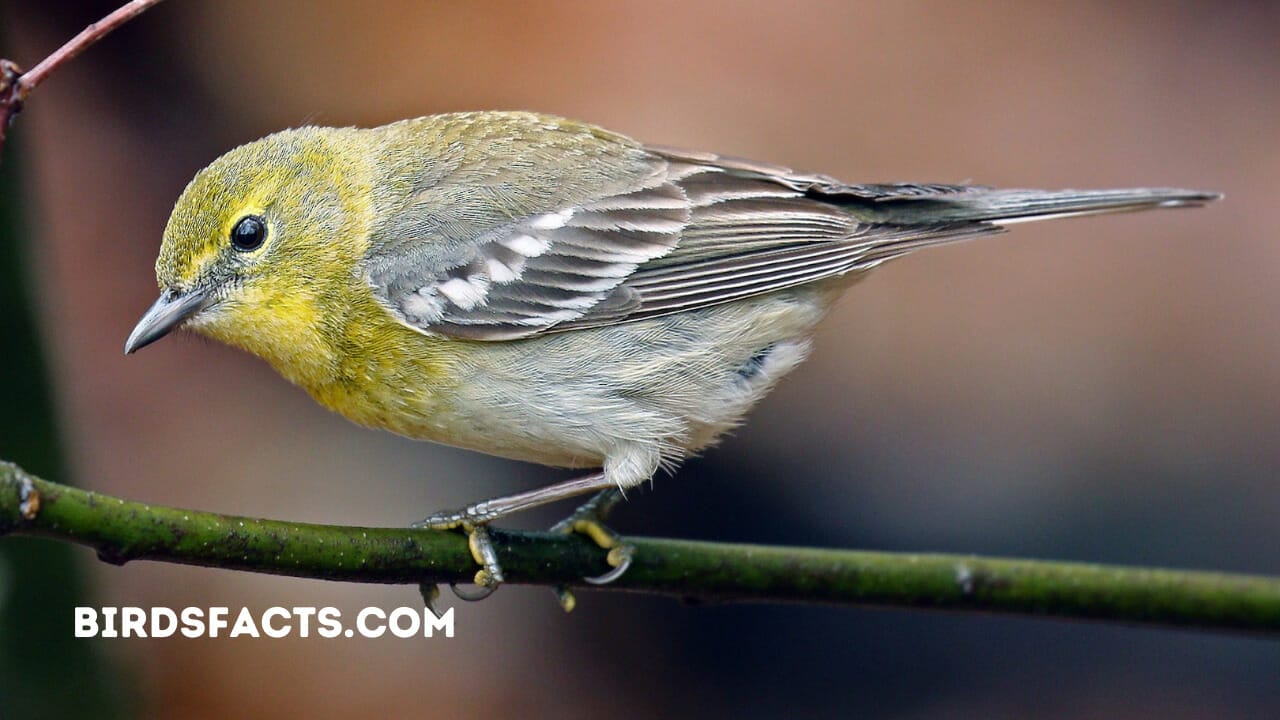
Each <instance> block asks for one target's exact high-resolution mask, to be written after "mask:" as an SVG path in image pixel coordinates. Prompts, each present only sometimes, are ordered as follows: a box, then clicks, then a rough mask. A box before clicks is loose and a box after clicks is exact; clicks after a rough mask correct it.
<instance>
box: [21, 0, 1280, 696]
mask: <svg viewBox="0 0 1280 720" xmlns="http://www.w3.org/2000/svg"><path fill="white" fill-rule="evenodd" d="M115 4H116V3H114V2H70V1H67V2H49V1H47V0H18V1H14V0H7V1H6V2H5V3H4V5H3V6H2V10H0V28H3V30H2V32H3V34H4V35H5V36H7V40H6V43H7V45H6V47H5V48H4V49H3V55H5V56H6V57H13V58H15V59H17V60H19V61H21V62H24V63H28V64H30V63H33V62H34V61H35V60H37V59H39V58H41V57H43V56H44V55H45V54H47V53H48V52H49V51H50V50H52V49H53V48H54V47H56V46H57V45H58V44H60V43H61V42H62V41H63V40H65V39H66V38H68V37H70V35H71V34H73V33H74V32H76V31H77V30H79V29H80V28H81V27H83V26H84V25H85V24H86V23H88V22H89V21H91V20H94V19H96V18H98V17H99V16H101V15H102V14H104V13H105V12H106V11H107V10H109V9H110V8H111V7H113V6H114V5H115ZM1277 37H1280V6H1278V5H1277V4H1275V3H1271V2H1237V3H1209V2H1129V3H1110V2H1042V3H1007V2H957V3H940V2H938V3H935V2H904V1H903V0H885V1H883V2H879V1H878V2H858V3H855V2H789V3H782V2H775V3H767V2H750V3H747V2H733V1H730V0H724V1H718V2H709V1H708V2H693V3H686V2H616V3H615V2H597V3H587V2H533V3H522V2H495V3H445V2H411V1H410V0H400V1H396V0H365V1H364V2H360V3H346V2H307V1H305V0H297V1H285V0H277V1H273V2H267V3H261V2H251V1H249V0H235V1H227V0H217V1H215V0H171V1H170V2H168V3H165V4H163V5H161V6H159V7H158V8H157V9H155V10H153V11H152V12H151V13H149V14H147V15H145V16H143V17H142V18H141V19H140V20H138V21H136V22H135V23H134V24H132V25H130V26H128V27H126V28H124V29H123V30H122V31H121V32H119V33H118V34H116V35H114V36H112V37H110V38H108V39H107V40H106V41H104V42H103V43H102V44H101V45H100V46H97V47H95V48H93V49H92V50H90V51H89V53H88V54H86V55H85V56H83V57H82V58H80V59H79V60H77V61H76V62H74V63H72V64H71V65H70V66H69V67H68V68H66V69H65V70H63V71H62V72H61V73H60V74H57V75H55V76H54V77H53V78H52V79H51V80H50V81H49V82H48V83H47V85H45V86H44V87H42V88H41V89H40V90H38V91H37V92H36V93H35V95H34V96H33V97H32V99H31V101H30V103H29V104H28V108H27V110H26V112H25V113H24V114H23V116H22V118H21V119H20V121H19V123H18V124H17V125H16V126H15V129H14V131H13V133H12V134H13V135H14V136H15V138H16V140H15V141H14V142H15V145H13V146H11V148H10V151H11V152H14V153H18V154H20V162H14V163H11V162H9V160H8V158H6V163H5V165H4V166H3V167H0V173H14V172H18V171H19V170H18V168H21V169H22V170H24V171H25V172H26V173H27V174H26V176H25V179H24V180H23V181H22V184H23V186H24V187H25V197H26V198H27V200H28V201H27V202H26V203H25V205H24V207H23V208H22V209H23V211H24V214H25V227H26V228H28V231H29V232H27V233H24V236H23V237H22V238H21V241H22V242H23V243H27V244H28V254H29V257H30V258H31V262H30V273H32V276H31V277H33V278H34V279H33V280H32V282H31V286H32V288H33V292H34V293H35V295H34V297H35V303H36V306H37V308H38V315H37V320H38V323H39V328H40V334H41V340H42V345H43V348H44V351H45V353H46V355H47V357H48V358H49V362H50V365H51V375H52V378H53V383H54V392H55V394H56V398H57V408H58V420H59V424H60V426H61V430H62V433H63V440H64V446H65V448H66V449H67V453H68V456H69V457H68V460H69V468H70V469H69V471H68V474H69V477H67V478H62V479H67V480H74V481H75V482H77V483H80V484H82V485H84V486H87V487H91V488H94V489H98V490H101V491H103V492H107V493H112V494H117V495H123V496H127V497H131V498H138V499H144V500H147V501H150V502H154V503H160V504H173V505H181V506H188V507H195V508H200V509H205V510H213V511H222V512H231V513H244V514H253V515H260V516H266V517H276V518H292V519H298V520H306V521H317V522H333V523H347V524H369V525H388V526H398V525H404V524H407V523H409V522H410V521H412V520H414V519H416V518H418V517H420V516H422V515H424V514H425V513H426V512H428V511H430V510H434V509H440V508H446V507H453V506H457V505H460V504H463V503H466V502H468V501H472V500H477V499H481V498H484V497H487V496H490V495H493V494H498V493H506V492H511V491H514V490H517V489H523V488H527V487H532V486H534V485H536V484H539V483H543V482H546V481H548V480H549V479H552V478H555V477H560V476H561V474H560V473H556V472H553V471H550V470H545V469H541V468H536V467H531V466H526V465H521V464H518V463H512V462H505V461H500V460H495V459H491V458H486V457H483V456H479V455H475V454H471V453H466V452H462V451H456V450H451V449H447V448H442V447H436V446H432V445H427V444H419V443H414V442H410V441H407V440H403V439H400V438H397V437H392V436H390V435H384V434H378V433H374V432H370V431H366V430H362V429H359V428H356V427H354V426H352V425H349V424H347V423H346V422H344V421H343V420H341V419H339V418H337V417H335V416H332V415H329V414H327V413H326V412H325V411H323V410H322V409H321V408H319V407H318V406H316V405H314V404H313V403H312V402H311V401H310V400H309V399H308V398H307V397H306V396H305V395H304V394H303V393H302V392H301V391H299V390H297V389H295V388H293V387H291V386H289V385H288V384H286V383H285V382H284V381H283V380H281V379H279V378H278V377H277V376H275V375H274V373H272V372H271V371H270V370H269V369H268V368H267V367H266V366H265V365H264V364H262V363H261V362H258V361H256V360H254V359H252V358H250V357H248V356H246V355H243V354H240V353H237V352H235V351H232V350H229V349H227V348H224V347H222V346H219V345H214V344H211V343H206V342H203V341H199V340H194V339H192V338H191V337H184V338H177V339H176V340H175V339H170V340H166V341H165V342H163V343H160V344H159V345H157V346H155V347H153V348H149V349H147V350H146V351H145V352H143V353H141V354H139V355H137V356H134V357H129V358H125V357H124V356H123V355H122V352H121V347H122V343H123V341H124V338H125V336H126V335H127V334H128V332H129V330H130V329H131V327H132V325H133V323H134V321H135V320H136V319H137V317H138V315H139V314H140V313H141V312H142V310H144V309H145V308H146V307H147V305H148V304H149V303H150V302H151V300H152V299H153V297H154V293H155V283H154V279H153V273H152V263H153V261H154V256H155V252H156V250H157V247H158V244H159V239H160V235H161V232H162V230H163V228H164V223H165V219H166V217H167V214H168V210H169V207H170V206H171V204H172V202H173V200H174V199H175V198H176V197H177V195H178V193H179V192H180V191H181V189H182V187H183V186H184V184H185V183H186V181H187V180H188V179H189V178H190V177H191V175H192V174H194V172H195V171H196V170H198V169H199V168H200V167H201V166H203V165H204V164H206V163H207V162H209V161H210V160H212V159H213V158H214V157H216V156H217V155H218V154H219V153H221V152H223V151H225V150H226V149H229V148H231V147H233V146H235V145H237V144H239V143H242V142H245V141H248V140H251V139H254V138H257V137H260V136H261V135H264V134H266V133H268V132H271V131H274V130H277V129H281V128H285V127H292V126H297V125H300V124H304V123H320V124H330V125H346V124H359V125H375V124H380V123H384V122H388V121H391V120H395V119H398V118H403V117H409V116H416V115H423V114H429V113H434V112H443V111H451V110H462V109H487V108H519V109H531V110H540V111H546V112H552V113H557V114H562V115H567V116H572V117H575V118H580V119H584V120H588V121H592V122H596V123H599V124H601V125H604V126H606V127H609V128H612V129H615V130H619V131H622V132H625V133H627V134H630V135H632V136H635V137H637V138H641V139H643V140H646V141H650V142H655V143H662V144H668V145H677V146H685V147H690V148H696V149H706V150H713V151H718V152H723V153H729V154H735V155H741V156H747V157H754V158H759V159H762V160H768V161H773V162H777V163H782V164H787V165H791V166H794V167H800V168H805V169H813V170H819V171H822V172H825V173H828V174H832V175H835V176H837V177H840V178H843V179H847V180H850V181H890V180H917V181H942V182H954V181H964V180H972V181H976V182H982V183H987V184H994V185H1007V186H1024V187H1071V186H1075V187H1088V186H1098V187H1103V186H1126V185H1173V186H1185V187H1195V188H1203V189H1212V190H1218V191H1222V192H1225V193H1226V200H1225V201H1224V202H1222V203H1219V204H1217V205H1215V206H1212V207H1209V208H1207V209H1203V210H1194V211H1177V212H1173V211H1170V212H1160V213H1149V214H1140V215H1121V216H1114V217H1106V218H1087V219H1080V220H1072V221H1063V222H1057V223H1050V224H1043V225H1034V226H1019V227H1017V228H1015V229H1014V231H1013V232H1011V233H1010V234H1008V235H1005V236H1002V237H997V238H992V239H986V240H982V241H980V242H976V243H973V244H967V245H964V246H960V247H950V248H945V249H940V250H935V251H931V252H928V253H924V254H919V255H914V256H912V257H911V258H909V259H906V260H902V261H899V262H895V263H892V264H890V265H889V266H886V267H885V268H883V269H882V270H879V271H878V272H876V273H875V274H874V275H873V276H872V277H871V278H870V279H868V280H867V281H866V282H864V283H862V284H860V285H858V286H857V287H855V288H854V289H853V290H852V291H851V292H850V293H849V295H848V296H847V298H846V299H845V301H844V302H843V303H842V304H841V305H840V306H839V308H838V309H837V310H836V312H835V313H834V314H833V316H832V317H831V318H830V320H829V321H828V322H827V323H826V324H825V325H824V327H823V330H822V332H821V334H820V336H819V339H818V350H817V352H816V354H815V356H814V357H813V359H812V360H811V361H810V362H809V363H808V364H807V365H806V366H805V367H804V368H802V369H801V370H800V371H799V372H797V373H796V374H795V375H794V376H793V377H792V378H791V379H789V380H788V381H787V382H785V383H784V384H783V385H782V387H781V388H780V389H779V390H778V391H776V392H775V393H774V394H773V395H772V396H771V397H770V398H769V399H768V400H767V401H766V402H765V403H763V404H762V406H760V407H759V408H758V409H757V410H756V411H755V413H754V415H753V416H752V419H751V422H750V423H749V424H748V425H747V426H746V427H745V428H744V429H742V430H741V431H740V432H738V433H737V434H736V435H735V436H734V437H732V438H731V439H729V440H728V441H727V442H725V443H724V444H723V445H722V446H721V447H720V448H718V449H716V450H713V451H711V452H708V453H707V454H706V456H705V457H704V458H701V459H698V460H695V461H693V462H691V463H689V464H688V465H687V466H686V467H685V468H684V469H682V470H681V471H680V472H679V473H678V475H677V477H675V478H669V477H665V476H663V477H659V478H658V479H657V481H656V483H655V488H654V489H653V491H649V492H645V493H643V494H641V496H640V497H638V498H636V499H635V500H633V501H632V502H631V503H629V504H628V505H627V506H624V507H623V508H622V509H621V510H620V511H619V512H618V514H617V516H616V518H615V524H616V525H617V526H618V527H619V528H620V529H622V530H624V531H626V532H643V533H662V534H671V535H677V536H684V537H701V538H714V539H724V540H739V541H753V542H766V543H803V544H818V545H829V546H838V547H863V548H880V549H900V550H921V551H929V550H939V551H957V552H977V553H992V554H1000V555H1014V556H1031V557H1045V558H1061V559H1079V560H1089V561H1099V562H1124V563H1143V564H1157V565H1166V566H1176V567H1196V568H1209V569H1221V570H1232V571H1244V572H1256V573H1271V574H1275V573H1280V523H1277V521H1276V518H1277V515H1278V514H1280V480H1277V470H1280V445H1278V444H1277V442H1276V438H1277V437H1278V436H1280V403H1278V402H1277V401H1278V400H1280V315H1278V313H1277V308H1278V307H1280V213H1277V212H1276V209H1275V208H1276V201H1275V198H1276V194H1277V191H1280V132H1278V131H1277V126H1276V119H1277V118H1278V117H1280V44H1278V43H1277V40H1276V38H1277ZM10 182H13V180H12V179H10ZM5 242H15V240H14V239H12V238H10V239H6V240H5ZM11 351H12V352H23V349H22V348H21V347H19V348H12V349H11V348H6V352H11ZM0 456H4V457H5V459H8V460H13V461H17V462H19V463H22V462H23V461H24V458H23V457H11V456H7V455H6V454H5V450H4V447H3V445H2V444H0ZM32 469H33V470H37V469H38V468H35V467H33V468H32ZM55 479H58V478H55ZM567 510H568V508H555V509H554V510H552V511H549V512H547V513H544V514H541V515H538V514H533V515H531V516H528V517H525V518H522V519H521V520H520V521H518V522H517V523H516V524H517V525H523V526H527V527H534V526H538V525H542V524H545V523H547V522H550V521H551V520H553V519H554V517H555V515H556V514H557V513H563V512H565V511H567ZM78 557H79V559H80V560H81V561H82V566H83V569H84V571H85V572H87V573H88V574H89V584H90V586H91V591H92V593H93V594H92V602H94V603H95V604H114V605H140V606H144V607H146V606H153V605H165V606H170V607H181V606H186V605H198V606H202V607H207V606H210V605H229V606H231V607H233V608H236V607H239V606H249V607H251V608H256V609H263V608H266V607H269V606H274V605H281V606H286V607H288V606H293V605H333V606H336V607H338V608H340V609H342V610H343V611H344V613H347V614H351V615H353V614H354V613H355V612H356V611H358V610H359V609H360V608H362V607H364V606H366V605H377V606H381V607H385V608H392V607H395V606H398V605H403V604H413V603H414V602H416V600H417V596H416V593H415V591H414V590H413V589H411V588H407V587H374V586H369V587H366V586H359V585H339V584H333V583H324V582H316V581H302V580H292V579H284V578H276V577H265V576H253V575H248V574H237V573H231V572H221V571H211V570H200V569H190V568H182V567H176V566H169V565H158V564H147V563H136V564H132V565H128V566H125V567H110V566H105V565H101V564H97V563H94V562H92V558H91V555H90V554H89V553H87V552H83V553H80V554H79V555H78ZM579 600H580V602H579V608H578V610H577V611H575V612H574V613H573V614H572V615H565V614H563V613H562V612H561V611H560V610H559V608H558V607H557V606H556V604H555V602H554V601H553V599H552V598H551V596H550V594H549V593H548V592H546V591H545V590H538V589H529V588H518V587H510V588H504V589H503V590H502V592H500V593H498V594H497V595H496V596H494V597H493V598H492V599H490V600H488V601H486V602H484V603H482V604H479V605H463V606H461V607H459V608H458V609H457V611H456V612H457V627H458V637H456V638H455V639H453V640H443V639H435V640H429V641H427V640H419V641H410V640H389V639H384V640H321V639H313V640H297V639H295V640H288V641H253V640H226V639H223V640H208V639H206V640H186V639H168V640H131V641H122V640H116V641H108V640H101V641H96V644H97V646H98V650H99V651H100V653H101V655H102V656H103V657H105V658H106V659H107V661H108V662H109V663H110V667H109V669H108V670H107V672H108V673H109V677H111V678H113V680H112V684H114V685H116V686H118V690H119V696H120V697H121V698H122V700H121V702H123V703H124V704H123V707H124V711H125V712H126V713H127V714H130V715H137V716H140V717H149V718H206V717H207V718H217V717H226V716H228V715H232V714H235V715H243V716H250V717H252V716H265V715H267V714H268V713H272V714H285V713H287V714H288V715H291V716H294V715H296V716H303V715H308V716H313V717H338V716H342V717H365V716H368V717H386V716H402V715H408V714H410V713H412V714H414V715H419V716H428V717H431V716H454V717H457V716H470V715H480V714H482V713H483V714H487V715H494V714H497V715H498V716H505V715H510V714H512V713H513V712H520V713H527V714H532V715H537V716H544V715H551V714H553V713H554V714H556V715H557V716H560V717H585V716H588V715H594V716H599V715H602V714H606V713H612V714H616V713H618V712H619V711H623V712H625V713H627V714H654V713H657V712H659V711H663V712H664V713H665V714H668V715H686V714H687V715H694V714H704V713H708V712H714V713H716V714H720V713H722V712H723V713H730V712H731V713H733V714H735V715H742V716H747V717H772V716H776V715H779V714H787V715H792V714H799V713H801V712H805V713H807V714H814V715H819V716H822V715H830V716H842V717H849V716H857V715H872V716H886V717H908V718H912V717H920V718H924V717H929V718H934V717H1028V716H1029V717H1093V718H1105V717H1117V718H1118V717H1162V718H1179V717H1186V718H1193V717H1194V718H1199V717H1224V716H1229V717H1246V716H1253V717H1260V716H1268V715H1275V714H1277V713H1280V647H1277V645H1276V644H1275V643H1274V642H1271V641H1263V640H1259V639H1253V638H1247V637H1214V636H1208V635H1202V634H1194V633H1183V632H1173V631H1156V630H1148V629H1129V628H1122V627H1102V626H1094V625H1085V624H1071V623H1061V622H1051V621H1031V620H1011V619H998V618H988V617H977V616H943V615H929V614H921V613H905V612H890V611H877V610H848V609H843V610H841V609H829V608H811V607H736V606H735V607H688V606H681V605H677V604H674V603H672V602H670V601H666V600H661V599H653V598H645V597H636V596H626V595H616V594H591V593H583V594H582V595H581V596H580V598H579ZM4 632H5V629H4V628H3V627H0V634H3V633H4ZM65 632H66V633H68V634H69V633H70V632H71V627H70V623H69V622H68V623H67V627H66V628H65ZM0 712H3V711H2V710H0Z"/></svg>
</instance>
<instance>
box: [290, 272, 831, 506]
mask: <svg viewBox="0 0 1280 720" xmlns="http://www.w3.org/2000/svg"><path fill="white" fill-rule="evenodd" d="M830 296H831V294H830V293H822V292H819V291H817V290H815V289H799V290H794V291H787V292H783V293H775V294H773V295H768V296H763V297H760V298H757V299H754V300H751V301H748V302H741V303H736V304H732V305H726V306H720V307H713V308H708V309H705V310H701V311H698V312H694V313H683V314H678V315H672V316H668V317H663V318H656V319H652V320H646V321H642V322H635V323H625V324H621V325H615V326H608V327H602V328H597V329H591V330H578V331H574V332H571V333H563V334H550V335H545V336H539V337H535V338H530V339H527V340H520V341H514V342H512V341H508V342H497V343H493V342H476V341H458V340H449V339H443V338H436V337H430V336H425V335H417V336H416V338H417V341H419V342H421V343H424V344H425V345H424V346H429V345H430V344H432V343H451V346H450V347H449V348H448V352H444V353H440V352H436V350H438V348H432V351H431V352H426V353H424V357H429V358H436V357H439V356H441V355H443V356H446V357H449V358H450V363H449V364H450V367H449V368H448V370H447V373H445V376H447V377H448V378H449V380H448V381H447V382H443V381H442V382H440V383H439V384H437V385H435V386H433V387H428V388H414V387H408V386H406V385H405V384H404V383H396V382H377V383H360V384H359V387H360V388H362V389H356V386H352V387H351V388H349V389H346V390H340V389H338V388H329V389H326V390H324V391H322V392H313V395H315V396H316V398H317V399H318V400H320V402H321V403H323V404H325V405H327V406H329V407H331V408H333V409H335V410H337V411H338V412H340V413H342V414H343V415H345V416H347V417H348V418H349V419H351V420H353V421H355V422H357V423H360V424H362V425H367V426H371V427H377V428H381V429H386V430H390V431H392V432H396V433H398V434H401V435H405V436H407V437H412V438H416V439H421V440H431V441H434V442H439V443H443V444H447V445H453V446H456V447H462V448H467V449H471V450H476V451H479V452H484V453H488V454H491V455H498V456H501V457H507V458H512V459H516V460H524V461H528V462H536V463H541V464H544V465H552V466H558V467H576V468H595V467H601V466H605V467H606V471H608V467H609V465H610V461H611V459H612V460H613V461H615V462H616V463H618V464H620V466H621V467H625V468H626V469H625V471H620V472H622V474H624V475H627V476H631V475H641V474H643V475H644V477H639V478H632V477H626V478H625V479H620V482H621V483H622V484H624V485H625V484H633V483H634V482H639V481H643V480H645V479H647V477H648V476H649V475H651V474H652V472H653V471H654V470H656V468H657V465H658V464H659V463H660V462H669V463H675V462H679V461H680V460H681V459H683V458H684V457H685V456H686V455H688V454H689V453H691V452H695V451H697V450H699V449H701V448H703V447H706V446H707V445H710V444H712V443H713V442H715V440H716V439H717V438H718V437H720V436H721V435H722V434H723V433H724V432H725V431H727V430H729V429H730V428H732V427H733V426H735V425H736V424H737V423H738V422H739V421H740V420H741V418H742V417H743V415H745V414H746V412H747V411H748V410H749V409H750V408H751V406H752V405H754V404H755V403H756V402H757V401H758V400H759V399H760V398H761V397H763V396H764V395H765V394H766V393H767V392H768V391H769V390H770V389H771V388H772V387H773V386H774V384H776V382H777V381H778V380H779V379H781V378H782V377H783V376H784V375H786V374H787V373H788V372H790V371H791V370H792V369H794V368H795V367H796V366H798V365H799V364H800V363H801V362H802V361H803V359H804V357H805V355H806V354H807V352H808V349H809V345H810V343H809V339H808V338H809V334H810V333H811V331H812V328H813V326H814V324H816V323H817V321H818V320H819V319H820V318H821V316H822V314H823V312H824V310H825V306H826V304H827V303H828V302H829V300H830ZM432 361H434V360H432ZM413 362H426V361H425V360H421V361H420V360H417V359H411V358H407V357H405V358H400V359H398V360H397V361H395V362H390V363H387V362H378V363H375V364H376V365H377V368H380V370H378V369H377V368H376V369H375V371H389V372H395V371H396V369H397V368H399V369H403V368H404V367H405V366H406V365H405V364H404V363H413ZM403 374H404V376H406V377H411V376H417V377H422V376H423V374H422V373H421V371H411V372H408V373H403ZM334 393H337V394H338V395H341V397H326V396H330V395H334Z"/></svg>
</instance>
